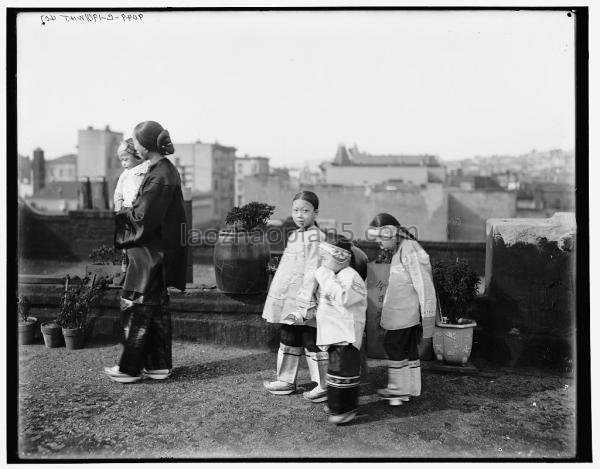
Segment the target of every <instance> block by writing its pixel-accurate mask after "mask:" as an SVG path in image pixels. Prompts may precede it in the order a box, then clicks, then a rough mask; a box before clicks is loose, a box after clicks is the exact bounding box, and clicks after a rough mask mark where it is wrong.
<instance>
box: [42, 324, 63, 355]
mask: <svg viewBox="0 0 600 469" xmlns="http://www.w3.org/2000/svg"><path fill="white" fill-rule="evenodd" d="M41 329H42V334H43V335H44V344H45V345H46V347H49V348H55V347H61V346H62V344H63V338H62V333H61V332H62V331H61V329H60V326H59V325H58V324H56V323H55V322H54V321H52V322H44V323H42V326H41Z"/></svg>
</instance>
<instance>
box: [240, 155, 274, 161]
mask: <svg viewBox="0 0 600 469" xmlns="http://www.w3.org/2000/svg"><path fill="white" fill-rule="evenodd" d="M270 159H271V158H269V157H268V156H249V155H244V156H236V157H235V160H236V161H238V160H242V161H244V160H270Z"/></svg>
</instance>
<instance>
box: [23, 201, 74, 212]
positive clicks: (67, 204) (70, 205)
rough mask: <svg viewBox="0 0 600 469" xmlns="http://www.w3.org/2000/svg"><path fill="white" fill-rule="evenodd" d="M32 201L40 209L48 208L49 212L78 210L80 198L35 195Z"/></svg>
mask: <svg viewBox="0 0 600 469" xmlns="http://www.w3.org/2000/svg"><path fill="white" fill-rule="evenodd" d="M30 203H31V204H32V205H33V206H34V207H35V208H38V209H40V210H47V211H49V212H64V211H68V210H77V208H78V205H79V200H78V199H56V198H52V199H50V198H48V199H44V198H40V197H35V198H33V199H30Z"/></svg>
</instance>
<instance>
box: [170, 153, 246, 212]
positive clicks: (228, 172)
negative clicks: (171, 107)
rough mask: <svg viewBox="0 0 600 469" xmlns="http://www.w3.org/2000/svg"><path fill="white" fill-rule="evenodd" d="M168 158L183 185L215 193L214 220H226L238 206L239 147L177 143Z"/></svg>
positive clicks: (194, 190)
mask: <svg viewBox="0 0 600 469" xmlns="http://www.w3.org/2000/svg"><path fill="white" fill-rule="evenodd" d="M174 147H175V152H174V153H173V154H172V155H169V156H168V158H169V159H170V160H171V162H172V163H173V164H174V165H175V166H176V167H177V169H178V170H179V173H180V175H181V177H182V181H183V184H184V185H185V186H187V187H189V188H191V189H192V199H193V198H194V194H197V193H206V192H210V193H212V197H213V204H212V207H213V214H212V217H213V219H214V220H223V219H225V216H226V215H227V212H228V211H229V210H231V208H233V206H234V201H235V199H234V197H235V186H234V183H235V158H236V157H235V152H236V148H235V147H230V146H225V145H221V144H219V143H202V142H200V141H197V142H194V143H175V144H174ZM203 197H204V196H203Z"/></svg>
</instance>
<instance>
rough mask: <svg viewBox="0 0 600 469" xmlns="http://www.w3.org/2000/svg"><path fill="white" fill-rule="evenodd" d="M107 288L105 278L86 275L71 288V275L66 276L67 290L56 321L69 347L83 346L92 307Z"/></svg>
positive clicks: (77, 347)
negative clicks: (88, 316) (85, 327)
mask: <svg viewBox="0 0 600 469" xmlns="http://www.w3.org/2000/svg"><path fill="white" fill-rule="evenodd" d="M106 289H107V280H106V279H105V278H100V279H99V280H98V279H97V277H96V275H93V276H92V277H91V279H90V276H86V277H85V278H84V279H83V280H82V281H81V283H80V284H79V285H77V286H76V287H75V288H72V289H69V276H68V275H67V277H66V278H65V290H64V293H63V297H62V300H61V302H60V310H59V313H58V318H57V321H56V323H57V324H58V325H59V326H60V327H61V328H62V334H63V337H64V339H65V345H66V347H67V349H69V350H74V349H79V348H82V347H83V340H84V326H85V323H86V318H87V315H88V314H89V312H90V311H91V309H92V308H93V307H94V306H95V305H96V304H98V302H99V301H100V300H101V299H102V297H103V296H104V292H105V291H106Z"/></svg>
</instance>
